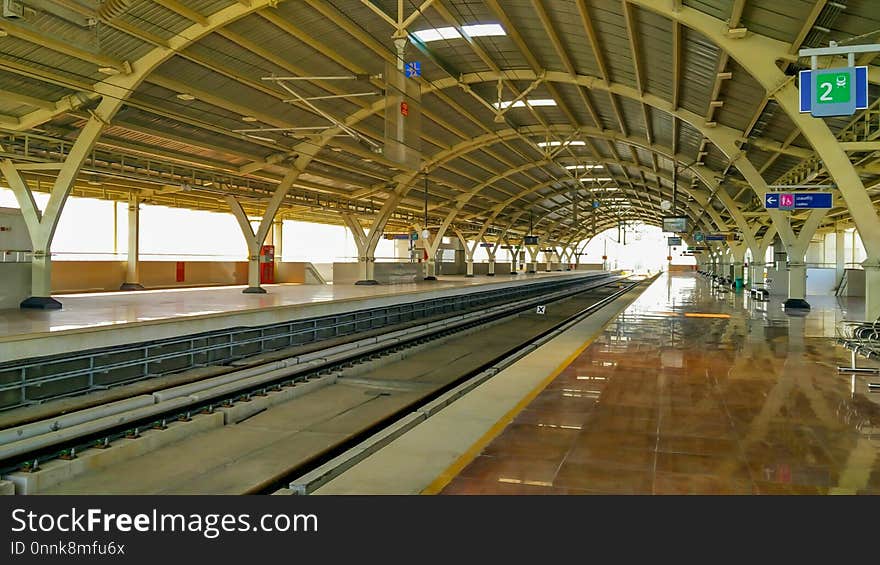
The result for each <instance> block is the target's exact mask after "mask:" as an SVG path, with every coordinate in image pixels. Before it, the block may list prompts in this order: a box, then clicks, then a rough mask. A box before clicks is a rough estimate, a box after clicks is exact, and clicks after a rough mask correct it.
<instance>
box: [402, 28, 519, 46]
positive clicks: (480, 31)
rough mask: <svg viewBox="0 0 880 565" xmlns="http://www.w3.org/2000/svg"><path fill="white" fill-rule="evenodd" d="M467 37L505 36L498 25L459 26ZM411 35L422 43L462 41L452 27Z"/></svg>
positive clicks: (424, 30)
mask: <svg viewBox="0 0 880 565" xmlns="http://www.w3.org/2000/svg"><path fill="white" fill-rule="evenodd" d="M461 29H462V31H464V32H465V33H466V34H467V35H468V36H469V37H490V36H498V35H507V33H505V31H504V28H503V27H501V26H500V25H499V24H473V25H466V26H461ZM413 35H414V36H415V37H416V38H417V39H418V40H419V41H421V42H422V43H430V42H431V41H440V40H441V39H462V36H461V34H460V33H459V32H458V30H457V29H455V28H454V27H437V28H430V29H423V30H420V31H415V32H413Z"/></svg>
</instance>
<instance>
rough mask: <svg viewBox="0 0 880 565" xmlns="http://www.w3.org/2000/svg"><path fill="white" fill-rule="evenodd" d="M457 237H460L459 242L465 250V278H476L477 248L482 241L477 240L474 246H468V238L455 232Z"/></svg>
mask: <svg viewBox="0 0 880 565" xmlns="http://www.w3.org/2000/svg"><path fill="white" fill-rule="evenodd" d="M455 235H457V236H458V241H459V242H461V246H462V248H463V249H464V260H465V264H466V265H467V270H466V272H465V275H464V276H465V277H467V278H473V276H474V253H475V252H476V251H477V246H478V245H479V244H480V241H479V240H477V241H475V242H474V245H473V246H472V247H471V246H468V242H467V238H466V237H465V236H464V234H463V233H461V232H460V231H458V230H455Z"/></svg>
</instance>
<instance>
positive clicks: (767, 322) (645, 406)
mask: <svg viewBox="0 0 880 565" xmlns="http://www.w3.org/2000/svg"><path fill="white" fill-rule="evenodd" d="M809 298H810V302H811V303H812V304H813V309H812V310H811V311H810V313H809V314H808V315H807V316H789V315H786V313H785V311H784V310H783V308H782V307H781V304H780V301H779V300H777V299H772V300H771V301H770V302H767V303H753V302H751V301H750V299H749V298H748V296H747V295H743V294H733V293H723V294H718V293H717V292H715V291H713V290H712V289H711V288H710V286H709V285H708V283H707V281H706V280H705V279H704V278H702V277H700V276H698V275H695V274H677V275H672V276H669V275H663V276H661V277H660V278H659V279H658V280H657V281H656V282H654V283H653V284H652V285H651V286H650V287H649V288H648V289H647V290H646V291H645V292H644V293H643V294H642V296H641V297H640V298H639V299H638V300H636V301H635V302H634V303H633V304H631V305H630V306H629V307H628V308H627V309H626V310H625V311H624V312H623V313H621V314H620V315H619V316H618V317H617V318H616V319H615V320H614V321H612V322H611V323H610V324H609V325H608V326H607V327H606V328H605V330H604V332H603V333H602V334H601V335H599V336H598V337H597V338H596V339H595V340H594V341H593V343H592V344H591V345H590V346H589V347H588V348H587V349H585V350H584V351H583V352H582V353H581V354H580V355H579V356H578V357H577V358H575V359H574V360H573V361H572V362H571V363H570V365H569V366H568V367H566V368H565V369H564V370H563V371H562V372H561V373H560V374H559V375H558V376H557V377H556V379H555V380H554V381H553V382H551V383H550V384H549V385H548V386H547V387H546V388H545V389H544V390H543V391H542V392H541V393H540V394H539V395H538V396H537V397H536V398H535V399H534V400H533V401H532V403H531V404H529V405H528V406H527V407H526V408H525V409H524V410H523V411H521V412H520V413H519V414H518V415H517V416H516V417H515V418H514V420H513V422H512V423H511V424H509V425H508V427H507V428H506V429H505V430H504V431H503V432H502V433H501V434H500V435H499V436H498V437H497V438H496V439H495V440H493V441H492V442H490V444H489V445H488V446H486V448H485V449H484V450H483V452H482V454H480V455H479V456H478V457H477V458H476V459H475V460H474V461H473V462H471V464H470V465H468V466H467V467H466V468H465V469H464V470H463V471H462V472H461V474H460V475H459V476H458V477H456V478H455V479H453V481H452V482H450V483H449V485H447V487H446V489H445V490H444V493H446V494H730V495H734V494H771V495H776V494H878V493H880V440H878V439H876V438H878V437H880V399H878V398H877V396H872V395H869V394H867V393H866V391H865V386H864V384H865V383H864V380H862V381H860V386H859V387H857V390H856V393H855V394H853V392H852V391H851V389H850V381H849V377H848V376H841V375H839V374H838V372H837V369H836V367H837V366H838V365H846V364H847V362H848V352H847V351H846V350H844V349H842V348H840V347H838V346H836V345H835V344H834V341H833V337H834V335H835V334H834V331H835V324H836V323H837V322H839V321H840V320H841V319H842V318H843V315H844V312H847V311H848V312H849V315H853V314H855V315H856V316H857V312H858V304H855V303H853V302H852V301H845V300H839V301H838V300H837V299H835V298H834V297H809ZM862 362H863V363H864V364H866V365H868V364H870V363H871V362H868V361H864V360H862ZM859 378H860V379H864V378H863V377H859Z"/></svg>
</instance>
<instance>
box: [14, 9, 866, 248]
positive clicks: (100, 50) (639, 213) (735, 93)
mask: <svg viewBox="0 0 880 565" xmlns="http://www.w3.org/2000/svg"><path fill="white" fill-rule="evenodd" d="M23 4H24V5H25V7H26V14H25V17H24V18H23V19H21V20H11V19H2V20H0V31H2V32H3V33H0V130H2V132H3V134H4V135H3V138H2V139H3V141H0V145H2V152H0V155H2V156H4V157H7V158H12V159H15V160H33V161H40V160H58V159H59V158H62V156H63V154H64V147H65V146H69V145H70V143H71V142H72V141H73V140H74V139H75V138H76V136H77V134H78V132H79V130H80V128H82V126H83V124H84V123H85V120H87V119H88V117H89V115H90V111H91V110H92V109H93V108H95V106H96V104H97V102H98V101H99V100H100V96H101V95H102V94H103V95H105V96H116V97H119V98H121V99H124V100H125V104H124V105H123V108H122V110H121V111H119V112H118V113H117V114H116V115H115V117H114V118H113V120H112V123H111V124H109V125H108V126H107V127H106V129H105V130H104V132H103V134H102V136H101V138H100V139H99V141H98V143H97V144H96V146H95V150H94V155H93V156H92V158H91V159H90V160H88V161H87V162H86V164H85V166H84V169H85V170H86V171H87V172H90V173H95V174H98V175H99V176H98V177H97V178H99V179H102V182H104V183H105V186H104V187H103V188H99V187H97V185H95V184H94V182H93V183H91V184H89V183H85V182H83V183H81V184H78V185H77V189H76V190H77V193H79V194H92V195H96V194H97V195H101V196H105V197H118V196H119V194H120V192H119V191H124V190H126V189H130V190H145V189H150V188H151V187H164V188H161V189H159V188H157V189H155V190H151V191H150V194H152V198H154V200H155V201H157V202H162V203H166V204H174V205H182V206H193V207H208V208H212V207H213V208H216V207H218V206H219V207H222V206H223V204H222V199H223V196H224V195H225V194H233V195H237V196H239V197H242V198H243V199H244V202H245V205H246V207H247V208H248V210H249V211H250V212H255V213H259V212H260V210H261V207H262V206H263V205H264V204H265V202H266V200H267V198H268V196H269V195H270V193H271V191H272V190H273V188H274V186H275V184H276V183H277V182H279V180H280V179H281V178H282V177H283V176H284V174H285V172H286V171H287V170H288V169H289V168H290V167H291V166H292V162H291V159H292V158H293V157H294V156H295V154H296V151H297V148H298V147H299V148H302V147H306V146H309V145H310V144H312V145H314V146H316V147H315V148H316V149H318V150H317V151H316V155H315V157H314V158H313V159H312V160H311V161H310V162H309V164H308V166H307V168H306V170H305V172H304V173H303V174H302V175H301V176H300V177H299V178H298V179H297V181H296V182H295V184H294V186H293V189H292V191H291V193H290V196H289V198H288V201H287V202H286V203H285V206H284V207H283V208H282V214H285V215H287V216H289V217H296V218H299V219H307V220H314V221H320V222H330V223H341V222H342V220H341V219H340V216H339V213H340V212H345V211H349V212H352V213H354V214H356V215H360V216H362V217H363V218H364V219H365V220H368V219H369V217H371V215H372V214H374V213H375V212H376V211H377V210H379V209H381V207H382V206H383V204H384V203H385V202H387V201H391V202H392V204H394V205H395V206H394V208H395V209H394V212H393V214H391V217H390V220H389V222H390V224H391V225H392V226H393V227H404V226H408V225H411V224H414V223H419V222H420V221H421V217H422V213H423V212H422V209H423V206H424V203H423V198H424V192H423V191H424V184H423V183H424V180H423V175H422V173H426V174H427V178H428V208H429V214H430V221H429V223H430V224H431V225H432V226H438V225H440V224H441V223H442V222H443V220H444V219H445V218H448V217H451V218H452V220H451V221H452V225H453V226H455V227H457V228H458V229H460V230H462V231H464V232H465V233H468V232H477V231H479V230H480V229H481V228H482V227H483V226H487V225H488V226H489V228H490V230H491V231H492V232H495V233H500V232H501V231H503V230H504V229H507V230H508V231H509V233H511V234H517V233H519V234H522V233H526V231H527V230H528V229H529V225H530V222H531V223H532V224H533V226H534V231H535V232H536V233H541V234H544V235H546V236H547V238H548V241H551V242H558V243H562V242H568V241H578V240H580V239H583V238H586V237H589V235H590V234H591V233H592V232H593V230H594V229H598V228H601V227H603V226H608V225H614V224H615V223H617V222H619V221H643V222H647V223H653V224H658V223H659V222H660V219H661V217H662V216H663V215H666V214H665V213H664V212H663V211H662V209H661V207H660V202H661V200H669V199H670V198H671V194H672V193H673V178H674V177H675V176H676V174H677V175H678V184H677V192H678V194H679V197H678V202H677V205H678V212H679V213H683V214H687V215H689V216H691V218H692V219H693V220H694V221H695V222H699V225H700V226H701V227H703V228H705V229H712V230H716V231H732V230H736V229H737V227H740V228H741V227H742V222H743V221H745V222H747V223H748V225H749V226H750V229H751V230H752V231H760V230H761V229H762V228H761V226H762V225H763V224H767V223H769V219H768V218H767V216H766V214H764V212H763V208H762V205H761V202H760V201H759V200H758V199H757V197H756V195H755V192H754V191H753V190H752V189H751V187H750V185H749V183H748V182H747V181H746V179H745V178H744V176H743V174H742V173H741V171H740V170H739V166H738V160H740V159H747V160H748V161H749V162H750V163H751V164H753V165H754V167H755V168H757V170H758V172H759V173H760V175H761V177H763V180H764V182H765V183H766V184H768V185H776V184H815V185H826V184H829V183H833V180H832V179H830V178H829V175H828V172H827V171H826V170H825V168H824V164H823V163H822V161H821V159H819V158H818V157H817V155H816V153H815V151H814V148H813V147H811V146H810V144H809V143H808V141H807V140H806V138H805V137H804V136H803V135H802V132H801V131H800V130H799V129H798V127H797V125H796V124H795V123H794V122H793V121H792V119H791V118H790V116H788V115H787V114H786V113H785V112H784V111H783V110H782V109H781V108H780V107H779V105H778V104H777V102H776V100H774V99H773V96H772V95H773V93H768V92H767V91H766V89H765V88H764V87H763V86H762V83H761V81H759V80H758V79H757V78H756V76H754V75H753V73H752V72H750V68H751V65H750V64H749V62H748V61H742V60H735V59H734V58H733V57H732V56H731V54H730V51H729V49H727V48H725V47H724V46H723V45H721V44H720V43H719V41H718V40H716V41H713V40H710V39H709V37H710V36H713V33H714V32H715V31H717V30H709V29H701V26H702V25H704V24H699V23H694V22H705V21H709V22H711V25H712V26H715V27H720V28H721V29H723V30H725V33H726V34H727V36H728V37H730V38H731V39H730V40H731V41H741V42H749V41H754V40H755V38H769V39H772V40H774V41H776V42H782V43H783V44H784V45H785V46H787V47H788V50H787V58H786V59H785V60H781V61H780V63H779V64H780V67H781V68H782V69H783V71H784V73H785V75H787V76H788V77H793V76H795V75H796V73H797V71H799V70H800V69H802V68H806V67H805V65H808V64H809V61H804V60H798V58H797V57H796V56H795V54H796V53H797V51H798V49H799V48H801V47H815V46H824V45H827V44H828V41H830V40H835V41H839V42H843V43H845V42H859V43H864V42H874V41H877V37H878V30H880V20H878V16H877V11H876V5H875V4H876V3H875V2H872V1H869V0H849V1H846V2H844V1H838V2H828V1H825V0H657V1H656V2H653V3H652V2H645V1H637V0H552V1H550V0H504V1H499V0H484V1H474V0H406V1H405V2H403V7H404V9H403V12H402V13H401V14H398V2H395V1H392V0H287V1H277V2H275V1H271V2H265V1H260V0H237V1H235V0H216V1H215V0H195V1H187V2H182V1H177V0H105V1H98V0H24V2H23ZM669 7H671V8H672V9H673V10H677V11H678V12H676V13H681V14H682V16H681V18H672V17H669V14H668V11H667V8H669ZM692 16H693V17H692ZM697 16H700V17H699V18H698V17H697ZM705 16H709V17H711V18H714V19H712V20H706V19H705ZM477 24H498V25H500V26H501V28H502V29H503V31H504V35H490V36H477V35H476V33H475V36H473V37H472V36H470V35H468V34H467V31H466V30H467V29H469V28H467V27H466V26H471V25H477ZM463 26H465V27H463ZM439 28H450V29H451V30H452V31H447V32H446V35H447V38H446V39H441V40H437V41H428V42H421V41H419V40H417V39H416V35H415V34H416V33H417V32H419V31H424V30H432V29H439ZM395 34H396V35H395ZM394 37H405V38H407V42H406V55H405V58H406V59H407V60H418V61H420V62H421V63H422V77H421V78H420V79H412V80H417V81H418V84H419V86H420V88H421V91H422V95H421V99H422V103H421V113H422V117H421V151H422V158H423V159H422V167H421V168H420V169H419V170H418V171H413V170H411V169H407V167H406V166H405V165H403V164H401V163H398V162H394V161H392V160H390V159H389V158H388V156H387V155H383V154H379V153H376V152H374V151H371V149H370V147H369V146H370V144H371V143H375V144H379V145H381V144H382V142H383V137H384V128H385V123H384V122H385V120H384V107H383V103H382V98H381V97H380V96H376V95H369V94H368V93H370V92H373V93H375V92H377V91H381V89H383V88H384V87H385V83H384V81H383V80H382V79H380V78H378V76H379V75H381V74H382V73H384V72H385V69H386V65H387V64H389V63H390V64H393V63H395V62H396V60H397V53H396V51H395V45H394ZM181 39H183V40H185V41H182V42H181V41H180V40H181ZM175 42H177V43H175ZM178 43H184V45H183V47H182V48H180V49H177V50H176V51H175V52H174V53H173V54H170V56H167V57H166V58H165V59H164V62H162V64H160V65H159V66H158V67H157V68H156V69H155V70H153V71H152V72H150V73H149V74H147V75H146V76H145V77H144V79H143V80H142V81H141V82H139V83H138V84H137V85H136V86H135V87H134V88H133V89H131V90H124V89H116V90H112V91H108V90H107V89H105V88H104V89H102V85H103V84H104V83H106V81H107V80H108V77H113V76H119V75H126V74H129V73H137V72H138V65H139V64H140V62H141V61H143V60H144V58H145V57H148V56H150V54H153V53H157V52H159V51H162V50H167V49H169V48H171V47H172V45H177V44H178ZM876 61H877V59H875V58H874V57H871V56H863V57H861V58H860V59H859V63H860V64H865V65H869V66H871V70H870V72H871V77H872V84H871V94H872V98H871V99H872V100H874V99H876V95H878V94H880V92H878V87H877V85H876V82H877V77H878V76H880V72H878V68H877V64H876ZM825 64H827V62H825ZM341 75H364V76H368V77H372V78H363V79H361V80H357V81H340V80H333V79H334V77H338V76H341ZM270 76H295V77H310V78H308V80H300V81H297V82H296V88H297V92H298V93H300V94H301V95H302V96H306V97H317V98H318V100H315V101H314V102H313V104H314V107H312V108H310V107H308V106H307V105H306V104H303V103H298V102H291V98H292V95H291V94H290V93H289V92H286V91H285V90H284V89H283V88H281V87H280V86H279V85H278V84H277V83H275V82H273V81H267V80H264V78H266V77H270ZM354 92H358V93H363V94H364V95H363V96H358V97H351V96H346V95H348V94H352V93H354ZM99 93H102V94H99ZM517 100H530V101H535V105H514V106H513V107H510V108H507V109H505V110H504V111H503V113H499V112H498V111H497V110H496V108H497V106H498V105H499V103H500V102H505V101H507V102H510V101H517ZM538 101H544V102H543V103H540V104H541V105H539V102H538ZM316 108H317V110H316ZM877 112H878V106H877V103H876V102H875V103H874V104H873V105H872V106H871V108H870V109H869V110H868V111H867V112H865V113H861V114H859V115H857V116H856V117H855V118H854V119H851V120H850V119H831V120H827V123H828V127H829V128H830V129H831V131H832V132H833V133H834V134H835V135H837V136H838V138H839V139H841V140H845V141H872V140H876V139H877V132H878V130H880V126H878V125H877V124H876V123H875V122H876V116H877ZM328 115H329V116H332V117H333V118H334V119H336V120H340V121H343V122H346V123H347V124H349V125H350V127H351V128H353V130H354V131H355V132H356V134H357V136H358V137H359V138H360V140H361V141H360V142H358V141H357V140H355V139H352V137H350V136H346V135H343V134H340V135H336V136H332V137H331V136H324V137H322V136H321V135H320V134H321V133H322V132H324V133H326V132H327V131H328V130H327V129H321V128H327V127H328V126H330V125H331V123H330V122H329V121H328V120H327V116H328ZM304 128H311V129H304ZM245 129H250V130H262V131H249V132H242V131H241V130H245ZM714 132H721V133H720V134H723V135H728V136H732V137H731V138H732V139H736V143H737V147H738V151H737V152H736V153H733V152H732V151H731V149H730V147H721V146H719V145H717V144H716V142H713V139H715V140H716V141H717V138H714V137H713V135H712V134H713V133H714ZM720 134H719V135H720ZM65 144H66V145H65ZM872 147H874V146H873V145H870V146H869V149H868V150H864V151H850V152H849V153H848V154H849V156H850V159H851V161H852V162H853V163H854V165H855V167H856V170H857V171H858V173H859V176H860V177H861V180H862V182H863V184H864V185H865V187H866V190H867V191H868V193H869V194H870V195H871V197H872V200H874V201H876V200H877V198H878V197H880V195H877V194H876V192H877V191H878V189H880V181H878V177H880V152H878V151H876V150H870V148H872ZM741 163H742V161H739V164H741ZM587 165H589V166H590V167H592V168H585V166H587ZM576 166H580V167H581V169H573V168H566V167H576ZM676 168H678V169H679V170H678V171H674V169H676ZM415 172H418V173H419V174H418V175H416V176H413V174H412V173H415ZM407 173H410V174H407ZM40 174H45V173H40ZM581 175H583V176H592V177H596V178H598V179H606V178H607V179H611V180H596V181H587V180H578V178H577V177H578V176H581ZM32 178H33V179H39V178H43V177H38V176H36V173H34V176H33V177H32ZM89 178H90V179H91V178H93V177H89ZM402 179H404V181H403V182H405V183H406V184H407V186H401V182H402ZM169 186H170V187H174V186H178V187H184V188H183V189H181V190H171V189H169V188H168V187H169ZM609 189H613V190H609ZM184 193H185V194H184ZM394 194H398V195H400V196H401V197H400V198H399V199H394V200H390V199H392V198H393V195H394ZM592 200H598V201H599V202H600V207H599V208H598V209H597V210H596V212H595V214H596V220H595V222H594V221H593V219H592V214H593V212H591V211H590V206H589V203H590V202H591V201H592ZM838 202H839V204H840V207H839V208H836V209H834V210H833V211H832V212H831V213H830V214H829V216H828V217H827V218H826V223H834V222H837V223H838V224H840V223H843V224H846V223H847V222H849V221H850V218H849V213H848V211H847V209H846V207H845V206H844V202H843V199H838ZM732 208H735V211H736V213H734V210H732ZM575 210H580V212H579V213H578V214H575ZM743 218H744V219H743ZM803 220H804V216H802V215H798V214H795V215H794V216H793V223H794V224H795V225H797V224H798V223H799V222H802V221H803ZM738 222H739V223H738Z"/></svg>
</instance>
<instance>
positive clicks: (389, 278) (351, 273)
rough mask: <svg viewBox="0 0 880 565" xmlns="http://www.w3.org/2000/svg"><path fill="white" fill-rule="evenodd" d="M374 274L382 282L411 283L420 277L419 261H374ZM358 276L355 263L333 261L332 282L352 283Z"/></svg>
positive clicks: (420, 267)
mask: <svg viewBox="0 0 880 565" xmlns="http://www.w3.org/2000/svg"><path fill="white" fill-rule="evenodd" d="M374 276H375V277H376V280H377V281H379V282H380V283H383V284H397V283H412V282H415V281H416V280H421V278H422V266H421V265H420V264H419V263H376V264H375V270H374ZM359 278H360V273H359V272H358V264H357V263H333V284H352V283H354V282H355V281H357V280H358V279H359Z"/></svg>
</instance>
